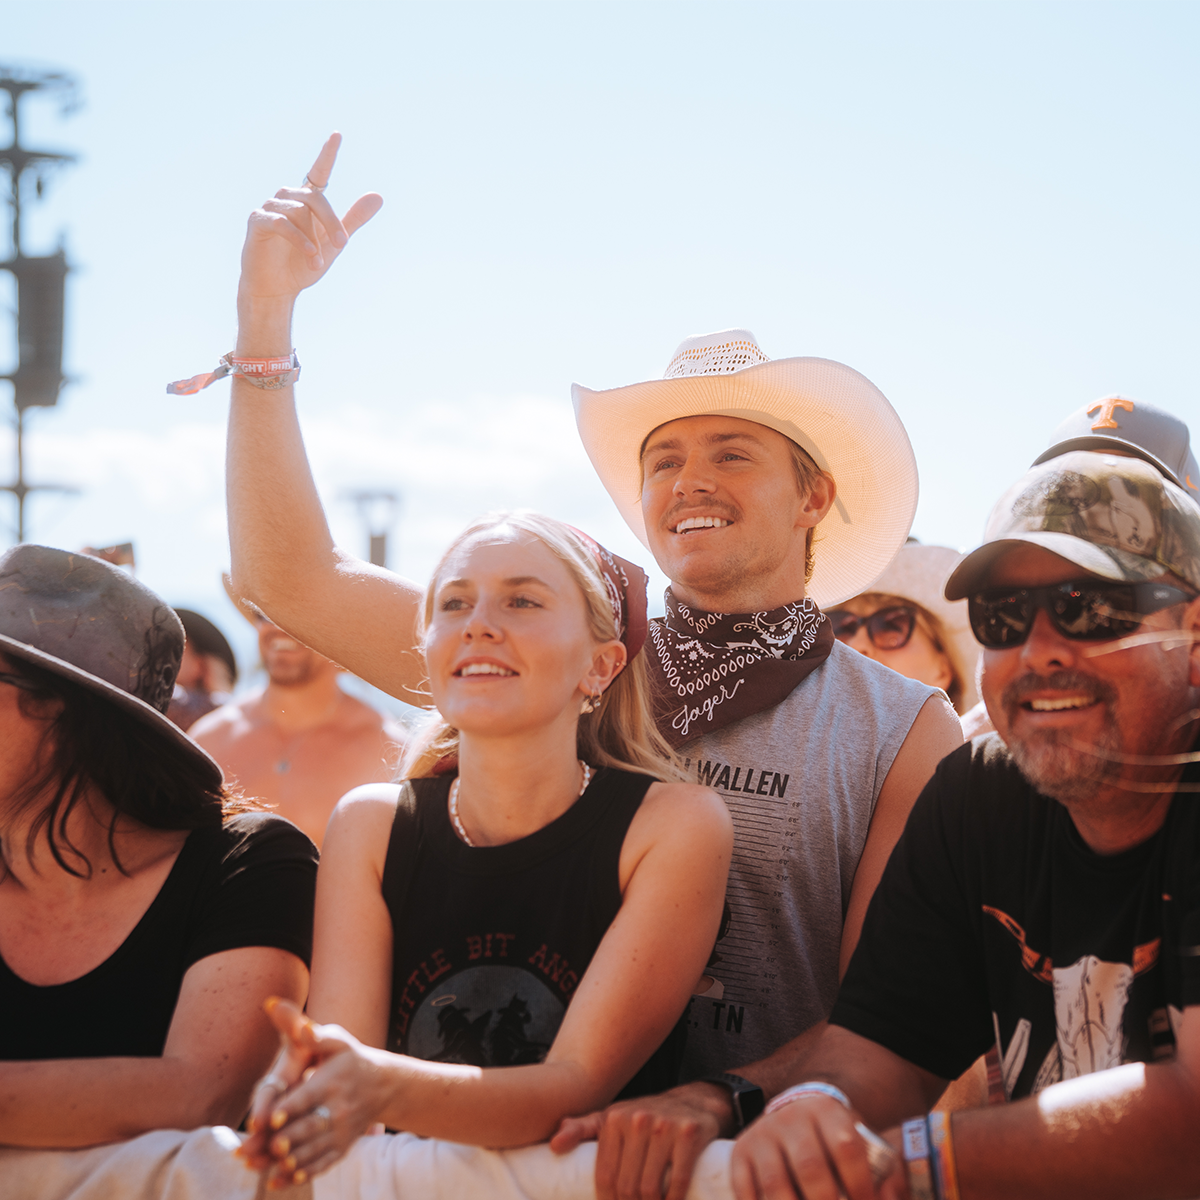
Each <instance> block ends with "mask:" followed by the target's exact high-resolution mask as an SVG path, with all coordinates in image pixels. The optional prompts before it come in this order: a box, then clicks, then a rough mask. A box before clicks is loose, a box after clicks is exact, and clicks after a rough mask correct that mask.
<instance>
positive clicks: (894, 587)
mask: <svg viewBox="0 0 1200 1200" xmlns="http://www.w3.org/2000/svg"><path fill="white" fill-rule="evenodd" d="M961 558H962V555H961V554H959V553H958V551H956V550H951V549H950V548H949V547H948V546H922V545H920V544H919V543H917V542H916V541H913V540H910V541H909V542H908V544H907V545H904V546H902V547H901V548H900V552H899V553H898V554H897V555H896V557H895V558H894V559H893V560H892V562H891V565H890V566H889V567H888V569H887V570H886V571H885V572H884V573H883V575H882V576H881V577H880V578H879V579H878V580H876V582H875V587H874V589H873V590H872V591H870V592H864V593H863V594H862V595H860V596H855V597H854V598H853V599H851V600H846V601H844V602H843V603H842V604H839V605H838V606H837V607H836V608H833V609H831V610H830V611H829V612H828V613H826V616H828V617H829V619H830V621H831V622H832V623H833V632H834V636H835V637H836V638H837V639H838V641H840V642H844V643H845V644H846V645H847V646H849V647H850V648H851V649H852V650H857V651H858V652H859V653H860V654H865V655H866V656H867V657H868V658H873V659H875V661H876V662H880V663H882V664H883V665H884V666H885V667H891V669H892V670H893V671H898V672H899V673H900V674H901V675H905V676H907V677H908V678H909V679H919V680H920V681H921V682H922V683H927V684H929V685H930V686H931V687H940V688H942V689H943V690H944V691H945V692H946V694H947V695H948V696H949V697H950V702H951V703H952V704H953V705H954V708H955V710H956V711H957V712H958V714H959V716H960V717H962V716H965V715H966V714H967V713H968V712H969V711H970V710H971V709H972V707H973V706H974V705H976V704H977V702H978V700H979V689H978V687H977V685H976V681H975V668H976V664H977V663H978V661H979V646H978V644H977V643H976V641H975V639H974V637H972V635H971V627H970V624H969V622H968V620H967V604H966V601H965V600H957V601H954V602H951V601H949V600H946V599H945V598H944V597H943V595H942V588H943V586H944V585H945V582H946V579H947V578H948V577H949V575H950V572H951V571H952V570H954V568H955V567H956V566H957V565H958V563H959V561H960V560H961ZM964 726H965V722H964ZM978 732H981V730H980V729H967V734H968V736H974V734H975V733H978Z"/></svg>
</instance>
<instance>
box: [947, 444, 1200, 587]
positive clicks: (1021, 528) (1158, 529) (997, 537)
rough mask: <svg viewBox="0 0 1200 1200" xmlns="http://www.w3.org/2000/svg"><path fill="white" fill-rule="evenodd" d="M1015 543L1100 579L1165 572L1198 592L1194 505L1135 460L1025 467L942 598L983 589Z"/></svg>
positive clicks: (1071, 457) (1073, 459) (1088, 456)
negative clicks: (1048, 553) (994, 566)
mask: <svg viewBox="0 0 1200 1200" xmlns="http://www.w3.org/2000/svg"><path fill="white" fill-rule="evenodd" d="M1020 543H1028V544H1031V545H1035V546H1041V547H1043V548H1044V549H1046V550H1049V551H1051V552H1052V553H1053V554H1057V555H1058V556H1059V557H1060V558H1065V559H1067V561H1068V562H1072V563H1074V564H1075V565H1076V566H1079V567H1082V568H1083V569H1084V570H1085V571H1088V572H1089V573H1090V574H1092V575H1099V576H1100V577H1101V578H1103V579H1113V580H1123V581H1125V582H1127V583H1140V582H1142V581H1144V580H1151V579H1159V578H1161V577H1162V576H1163V575H1166V574H1171V575H1175V576H1177V577H1178V578H1179V579H1181V580H1183V581H1184V582H1185V583H1187V584H1188V585H1189V586H1191V587H1193V588H1196V589H1200V508H1197V506H1196V505H1195V504H1194V503H1193V502H1192V501H1191V500H1190V499H1189V498H1188V497H1187V494H1186V493H1185V492H1184V491H1183V489H1182V488H1180V487H1177V486H1176V485H1175V484H1174V483H1172V482H1171V481H1170V480H1169V479H1167V478H1166V477H1165V476H1164V475H1163V474H1162V473H1161V472H1160V471H1159V470H1158V469H1156V467H1154V466H1151V465H1150V463H1148V462H1145V461H1143V460H1142V459H1140V458H1128V457H1125V456H1124V455H1120V454H1103V453H1096V452H1094V451H1087V450H1076V451H1073V452H1071V453H1069V454H1062V455H1059V456H1058V457H1057V458H1052V459H1050V460H1049V461H1047V462H1044V463H1040V464H1039V465H1037V466H1035V467H1033V469H1032V470H1030V471H1028V472H1027V473H1026V474H1025V475H1023V476H1022V477H1021V478H1020V479H1018V480H1017V482H1016V483H1015V484H1013V486H1012V487H1011V488H1009V490H1008V491H1007V492H1006V493H1005V494H1004V495H1003V496H1002V497H1001V498H1000V501H999V503H998V504H997V505H996V507H995V508H993V509H992V514H991V516H990V517H989V518H988V523H987V529H986V530H985V531H984V538H983V542H982V544H981V545H980V546H979V547H978V548H977V549H975V550H973V551H972V552H971V553H970V554H968V555H967V557H966V558H964V559H963V561H962V562H961V563H959V565H958V567H957V568H956V569H955V570H954V572H953V573H952V574H951V575H950V578H949V579H948V580H947V581H946V599H947V600H961V599H962V598H963V597H964V596H970V595H972V594H974V593H975V592H977V591H978V590H979V589H980V588H981V587H983V586H985V585H986V583H987V577H988V574H989V572H990V569H991V566H992V564H993V563H994V562H996V561H997V560H998V559H999V558H1000V557H1002V556H1003V555H1004V554H1006V553H1007V552H1008V551H1009V550H1011V549H1012V548H1013V547H1015V546H1017V545H1019V544H1020Z"/></svg>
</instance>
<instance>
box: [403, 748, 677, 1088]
mask: <svg viewBox="0 0 1200 1200" xmlns="http://www.w3.org/2000/svg"><path fill="white" fill-rule="evenodd" d="M450 782H451V781H450V778H449V777H447V776H443V777H441V778H436V779H415V780H412V781H411V787H412V789H413V792H415V810H413V815H412V816H411V817H407V818H406V815H405V809H404V804H403V803H402V804H401V806H400V807H399V808H398V810H397V818H396V821H395V823H394V825H393V828H392V837H391V840H390V842H389V845H388V854H387V861H386V865H385V867H384V877H383V895H384V899H385V901H386V902H387V905H388V910H389V912H390V913H391V916H392V928H393V930H394V951H393V958H392V1000H391V1017H390V1021H389V1032H388V1049H389V1050H393V1051H395V1052H397V1053H402V1054H411V1055H413V1056H414V1057H416V1058H423V1059H426V1060H428V1061H432V1062H447V1063H470V1064H472V1065H474V1066H480V1067H492V1066H517V1065H519V1064H523V1063H537V1062H541V1061H542V1060H543V1059H544V1058H545V1057H546V1053H547V1051H548V1050H549V1049H550V1045H551V1043H552V1042H553V1041H554V1037H555V1035H556V1034H557V1033H558V1028H559V1025H560V1024H561V1023H562V1019H563V1015H564V1014H565V1012H566V1009H567V1005H568V1004H569V1003H570V1001H571V997H572V995H573V994H574V991H575V988H576V987H577V986H578V984H579V981H580V979H582V978H583V973H584V971H586V970H587V967H588V964H589V963H590V962H591V959H592V955H593V954H594V953H595V951H596V947H597V946H599V944H600V941H601V939H602V938H603V937H604V934H605V932H606V931H607V930H608V927H609V925H611V924H612V921H613V918H615V917H616V915H617V911H618V909H620V907H621V890H620V882H619V878H618V861H619V859H620V855H621V844H622V842H623V841H624V839H625V834H626V832H627V831H628V829H629V824H630V822H631V821H632V820H633V817H634V814H635V813H636V812H637V810H638V807H639V805H640V804H641V802H642V799H643V797H644V796H645V794H646V791H647V789H648V788H649V787H650V785H651V784H652V783H653V782H654V780H653V779H651V778H650V777H649V776H648V775H635V774H633V773H631V772H628V771H618V770H614V769H611V768H603V769H601V770H599V771H597V772H596V775H595V778H594V779H593V780H592V782H591V784H590V785H589V787H588V789H587V791H586V792H584V794H583V795H582V796H581V797H580V798H579V799H578V800H577V801H576V802H575V803H574V804H573V805H572V806H571V807H570V808H569V809H567V811H566V812H565V813H563V814H562V815H561V816H560V817H558V818H557V819H556V820H554V821H552V822H551V823H550V824H549V825H546V826H545V827H544V828H542V829H539V830H538V831H537V832H536V833H532V834H530V835H529V837H525V838H521V839H519V840H518V841H515V842H509V843H508V844H506V845H503V846H480V847H471V846H467V845H465V844H464V843H463V842H462V841H460V840H459V838H458V837H457V835H456V834H455V832H454V829H453V827H452V826H451V824H450V818H449V815H448V812H447V793H448V791H449V787H450ZM408 786H410V785H406V787H408ZM406 839H413V840H415V854H414V846H413V845H411V844H408V845H406V844H405V843H406ZM684 1036H685V1033H684V1025H683V1023H682V1019H681V1021H680V1023H679V1024H678V1025H677V1026H676V1030H675V1032H674V1034H672V1035H671V1037H669V1038H668V1040H667V1042H666V1043H664V1046H663V1047H662V1048H660V1050H659V1051H657V1052H656V1054H655V1056H654V1057H652V1058H651V1060H650V1062H649V1063H647V1064H646V1066H645V1067H643V1068H642V1071H640V1072H639V1073H638V1075H637V1076H636V1077H635V1080H634V1081H633V1083H631V1084H630V1085H629V1088H633V1089H634V1091H633V1092H632V1093H630V1092H629V1088H627V1089H626V1093H628V1094H643V1093H645V1092H647V1091H661V1090H663V1089H665V1088H667V1087H670V1086H672V1085H673V1084H674V1083H675V1082H676V1081H677V1078H678V1071H679V1063H680V1059H681V1056H682V1049H683V1045H682V1042H683V1038H684ZM626 1093H622V1094H626Z"/></svg>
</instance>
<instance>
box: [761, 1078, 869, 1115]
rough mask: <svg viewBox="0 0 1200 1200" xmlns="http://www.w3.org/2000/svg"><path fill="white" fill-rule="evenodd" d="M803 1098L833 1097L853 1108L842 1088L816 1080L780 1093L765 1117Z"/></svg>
mask: <svg viewBox="0 0 1200 1200" xmlns="http://www.w3.org/2000/svg"><path fill="white" fill-rule="evenodd" d="M801 1096H831V1097H832V1098H833V1099H834V1100H836V1101H837V1102H838V1103H839V1104H841V1105H843V1106H844V1107H846V1108H850V1107H852V1106H851V1104H850V1100H849V1098H848V1097H847V1096H846V1093H845V1092H843V1091H842V1089H841V1088H836V1087H834V1086H833V1084H832V1083H820V1082H818V1081H817V1080H815V1079H814V1080H813V1081H812V1082H811V1083H798V1084H796V1085H795V1087H790V1088H787V1089H785V1090H784V1091H782V1092H780V1093H779V1095H778V1096H776V1097H775V1098H774V1099H773V1100H772V1101H771V1103H770V1104H768V1105H767V1107H766V1109H765V1110H764V1114H763V1115H764V1116H765V1115H766V1113H773V1112H777V1111H778V1110H779V1109H781V1108H783V1107H784V1106H785V1105H788V1104H791V1102H792V1101H793V1100H799V1099H800V1097H801Z"/></svg>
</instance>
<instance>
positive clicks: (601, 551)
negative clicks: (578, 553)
mask: <svg viewBox="0 0 1200 1200" xmlns="http://www.w3.org/2000/svg"><path fill="white" fill-rule="evenodd" d="M567 528H568V529H570V530H571V532H572V533H574V534H576V535H577V536H578V537H579V538H580V539H581V540H582V541H583V543H584V544H585V545H586V546H587V548H588V549H589V550H590V551H591V552H592V554H593V555H594V556H595V559H596V562H597V563H598V564H599V567H600V574H601V576H602V577H603V579H604V586H605V589H606V590H607V592H608V602H609V603H610V604H611V605H612V610H613V620H614V621H615V623H616V626H617V637H619V638H620V639H621V642H622V643H623V645H624V646H625V651H626V654H627V655H628V657H627V659H626V662H627V663H630V662H633V660H634V659H635V658H636V657H637V655H638V651H640V650H641V648H642V646H643V645H644V644H645V641H646V629H647V615H646V613H647V601H646V585H647V582H648V580H647V578H646V572H645V571H643V570H642V568H641V567H639V566H636V565H635V564H634V563H631V562H627V561H626V560H625V559H623V558H618V557H617V555H615V554H614V553H613V552H612V551H611V550H606V549H605V548H604V547H603V546H602V545H600V543H599V542H598V541H596V539H595V538H593V537H588V535H587V534H586V533H584V532H583V530H582V529H576V528H575V526H574V525H569V526H567Z"/></svg>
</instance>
